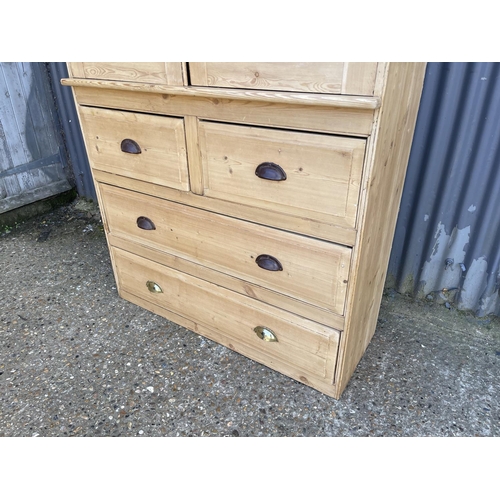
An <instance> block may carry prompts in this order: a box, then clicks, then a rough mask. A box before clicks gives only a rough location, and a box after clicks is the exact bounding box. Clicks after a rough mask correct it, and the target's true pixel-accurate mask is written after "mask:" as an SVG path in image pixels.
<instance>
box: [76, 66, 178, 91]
mask: <svg viewBox="0 0 500 500" xmlns="http://www.w3.org/2000/svg"><path fill="white" fill-rule="evenodd" d="M68 69H69V72H70V74H71V76H72V77H73V78H87V79H92V80H111V81H122V82H136V83H155V84H163V85H175V86H178V85H183V71H182V63H180V62H177V63H176V62H174V63H166V62H74V63H68Z"/></svg>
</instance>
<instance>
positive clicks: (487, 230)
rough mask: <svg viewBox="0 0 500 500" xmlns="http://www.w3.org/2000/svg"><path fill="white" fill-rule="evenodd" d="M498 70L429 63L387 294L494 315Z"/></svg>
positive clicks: (499, 222) (499, 253) (498, 253)
mask: <svg viewBox="0 0 500 500" xmlns="http://www.w3.org/2000/svg"><path fill="white" fill-rule="evenodd" d="M499 167H500V64H499V63H428V65H427V72H426V78H425V82H424V88H423V94H422V100H421V105H420V110H419V114H418V118H417V125H416V130H415V136H414V140H413V145H412V150H411V155H410V161H409V165H408V173H407V177H406V182H405V187H404V191H403V196H402V202H401V208H400V213H399V217H398V222H397V227H396V233H395V238H394V243H393V249H392V255H391V259H390V263H389V275H388V281H387V284H388V285H389V286H394V287H395V288H396V289H397V290H398V291H400V292H402V293H408V294H411V295H415V296H419V297H429V298H431V297H435V298H437V299H438V300H442V301H449V302H453V301H454V302H455V303H456V305H457V306H458V307H459V308H460V309H464V310H472V311H474V312H475V313H476V314H478V315H480V316H482V315H486V314H495V315H499V313H500V300H499V297H498V289H499V285H500V211H499V210H498V206H497V204H498V201H499V199H500V196H499V195H500V174H499Z"/></svg>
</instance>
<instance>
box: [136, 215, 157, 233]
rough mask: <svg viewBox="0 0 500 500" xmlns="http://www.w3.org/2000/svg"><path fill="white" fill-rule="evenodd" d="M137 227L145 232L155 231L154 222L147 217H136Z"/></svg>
mask: <svg viewBox="0 0 500 500" xmlns="http://www.w3.org/2000/svg"><path fill="white" fill-rule="evenodd" d="M137 227H139V228H140V229H144V230H145V231H152V230H154V229H156V226H155V224H154V222H153V221H152V220H151V219H148V218H147V217H142V216H141V217H137Z"/></svg>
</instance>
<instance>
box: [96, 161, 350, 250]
mask: <svg viewBox="0 0 500 500" xmlns="http://www.w3.org/2000/svg"><path fill="white" fill-rule="evenodd" d="M93 175H94V178H95V179H96V181H98V182H102V183H105V184H113V185H115V186H120V187H123V188H124V189H129V190H131V191H137V192H139V193H144V194H149V195H152V196H156V197H158V198H165V199H167V200H170V201H175V202H177V203H182V204H187V205H191V206H193V207H197V208H202V209H204V210H209V211H211V212H217V213H222V214H226V215H229V216H231V217H236V218H238V219H244V220H248V221H251V222H256V223H258V224H263V225H266V226H270V227H275V228H278V229H284V230H287V231H291V232H294V233H298V234H303V235H307V236H313V237H316V238H320V239H323V240H327V241H331V242H334V243H339V244H342V245H347V246H352V245H353V244H354V242H355V241H356V229H353V228H347V227H342V226H336V225H333V224H329V223H326V222H322V221H317V220H311V219H309V218H307V217H296V216H292V215H290V214H287V213H280V212H269V210H265V209H263V208H260V207H251V206H247V205H242V204H240V203H237V202H234V203H233V202H230V201H225V200H218V199H213V198H208V197H207V196H198V195H195V194H193V193H191V192H189V191H181V190H179V189H173V188H169V187H165V186H161V185H159V184H153V183H151V182H147V181H140V180H138V179H133V178H130V177H125V176H123V175H117V174H114V173H109V172H107V171H105V170H101V167H100V166H99V165H94V166H93Z"/></svg>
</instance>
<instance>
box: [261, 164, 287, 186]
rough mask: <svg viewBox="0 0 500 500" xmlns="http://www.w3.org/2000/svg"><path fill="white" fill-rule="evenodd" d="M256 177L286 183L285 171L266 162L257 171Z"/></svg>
mask: <svg viewBox="0 0 500 500" xmlns="http://www.w3.org/2000/svg"><path fill="white" fill-rule="evenodd" d="M255 175H256V176H257V177H260V178H261V179H266V180H268V181H285V180H286V173H285V171H284V170H283V169H282V168H281V167H280V166H279V165H277V164H276V163H272V162H270V161H266V162H264V163H261V164H260V165H259V166H258V167H257V168H256V169H255Z"/></svg>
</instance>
